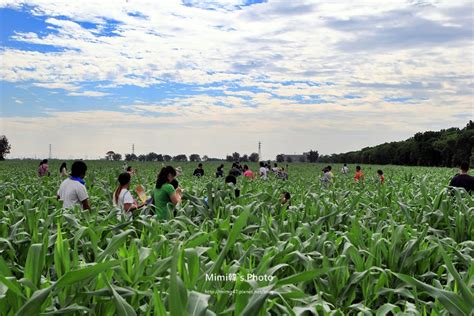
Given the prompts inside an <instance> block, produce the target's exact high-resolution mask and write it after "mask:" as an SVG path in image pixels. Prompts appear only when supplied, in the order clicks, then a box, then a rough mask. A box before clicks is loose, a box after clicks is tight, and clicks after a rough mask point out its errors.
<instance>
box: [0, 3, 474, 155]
mask: <svg viewBox="0 0 474 316" xmlns="http://www.w3.org/2000/svg"><path fill="white" fill-rule="evenodd" d="M0 23H1V24H0V28H1V29H0V44H1V48H0V59H1V60H2V63H1V68H0V92H1V99H0V101H1V105H0V111H1V121H0V122H1V125H0V134H5V135H7V137H8V138H9V139H10V141H11V143H12V153H11V157H25V156H30V157H31V156H35V155H36V156H42V155H46V154H47V152H48V144H49V143H51V144H53V147H54V149H55V150H54V154H55V155H56V156H58V157H65V158H67V157H85V156H88V157H99V156H101V155H103V153H105V152H106V151H108V150H115V151H117V152H122V153H127V152H129V151H130V148H131V145H132V144H135V148H136V151H137V152H140V153H141V152H142V153H147V152H150V151H156V152H161V153H170V154H178V153H186V154H191V153H199V154H201V155H204V154H207V155H210V156H217V157H223V156H225V155H226V154H229V153H231V152H234V151H239V152H241V153H251V152H254V151H256V147H257V143H258V141H262V143H263V156H264V157H265V158H273V157H274V156H275V155H276V154H278V153H294V152H303V151H307V150H309V149H316V150H319V151H320V152H321V153H326V154H328V153H334V152H344V151H349V150H355V149H359V148H362V147H365V146H369V145H375V144H378V143H382V142H386V141H394V140H400V139H405V138H407V137H409V136H411V135H412V134H413V133H415V132H418V131H423V130H428V129H440V128H447V127H451V126H458V127H461V126H463V125H465V124H466V123H467V121H468V120H469V119H472V118H473V117H474V115H473V114H474V113H473V101H472V100H473V98H472V97H473V86H472V79H473V72H472V69H473V64H472V63H473V59H472V48H473V19H472V4H471V3H470V2H469V1H465V2H463V1H454V2H453V1H423V2H416V1H389V2H384V3H379V1H364V3H362V4H357V5H355V4H354V3H352V2H350V1H347V2H344V1H337V2H327V1H316V0H315V1H295V2H290V1H271V0H270V1H254V0H253V1H249V0H246V1H243V0H225V1H211V0H205V1H198V0H184V1H164V2H145V1H136V2H133V4H132V3H128V2H116V1H101V2H93V1H85V2H80V3H79V2H72V1H43V0H34V1H10V0H2V1H0ZM59 130H60V131H61V133H58V131H59ZM117 135H119V136H118V137H117ZM91 139H93V141H90V140H91Z"/></svg>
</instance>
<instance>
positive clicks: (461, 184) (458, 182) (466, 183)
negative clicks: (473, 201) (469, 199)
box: [449, 162, 474, 194]
mask: <svg viewBox="0 0 474 316" xmlns="http://www.w3.org/2000/svg"><path fill="white" fill-rule="evenodd" d="M460 171H461V172H460V173H458V174H457V175H455V176H454V177H453V178H452V179H451V182H450V183H449V186H451V187H457V188H464V189H465V190H466V191H467V192H469V194H471V192H472V191H474V177H471V176H470V175H468V174H467V173H468V171H469V163H467V162H463V163H462V164H461V170H460Z"/></svg>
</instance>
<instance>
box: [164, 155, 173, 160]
mask: <svg viewBox="0 0 474 316" xmlns="http://www.w3.org/2000/svg"><path fill="white" fill-rule="evenodd" d="M171 159H172V158H171V156H170V155H164V156H163V160H164V161H171Z"/></svg>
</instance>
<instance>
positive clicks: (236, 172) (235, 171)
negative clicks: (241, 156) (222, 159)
mask: <svg viewBox="0 0 474 316" xmlns="http://www.w3.org/2000/svg"><path fill="white" fill-rule="evenodd" d="M229 174H231V175H233V176H234V177H236V178H237V177H238V176H240V175H241V174H242V173H241V171H240V169H239V166H238V163H236V162H234V163H233V164H232V168H231V169H230V170H229Z"/></svg>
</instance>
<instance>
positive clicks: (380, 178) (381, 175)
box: [377, 169, 385, 184]
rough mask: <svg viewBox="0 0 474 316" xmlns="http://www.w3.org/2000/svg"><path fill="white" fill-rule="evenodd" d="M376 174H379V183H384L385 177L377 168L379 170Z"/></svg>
mask: <svg viewBox="0 0 474 316" xmlns="http://www.w3.org/2000/svg"><path fill="white" fill-rule="evenodd" d="M377 174H378V175H379V180H380V184H384V183H385V177H384V175H383V171H382V170H380V169H379V170H377Z"/></svg>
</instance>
